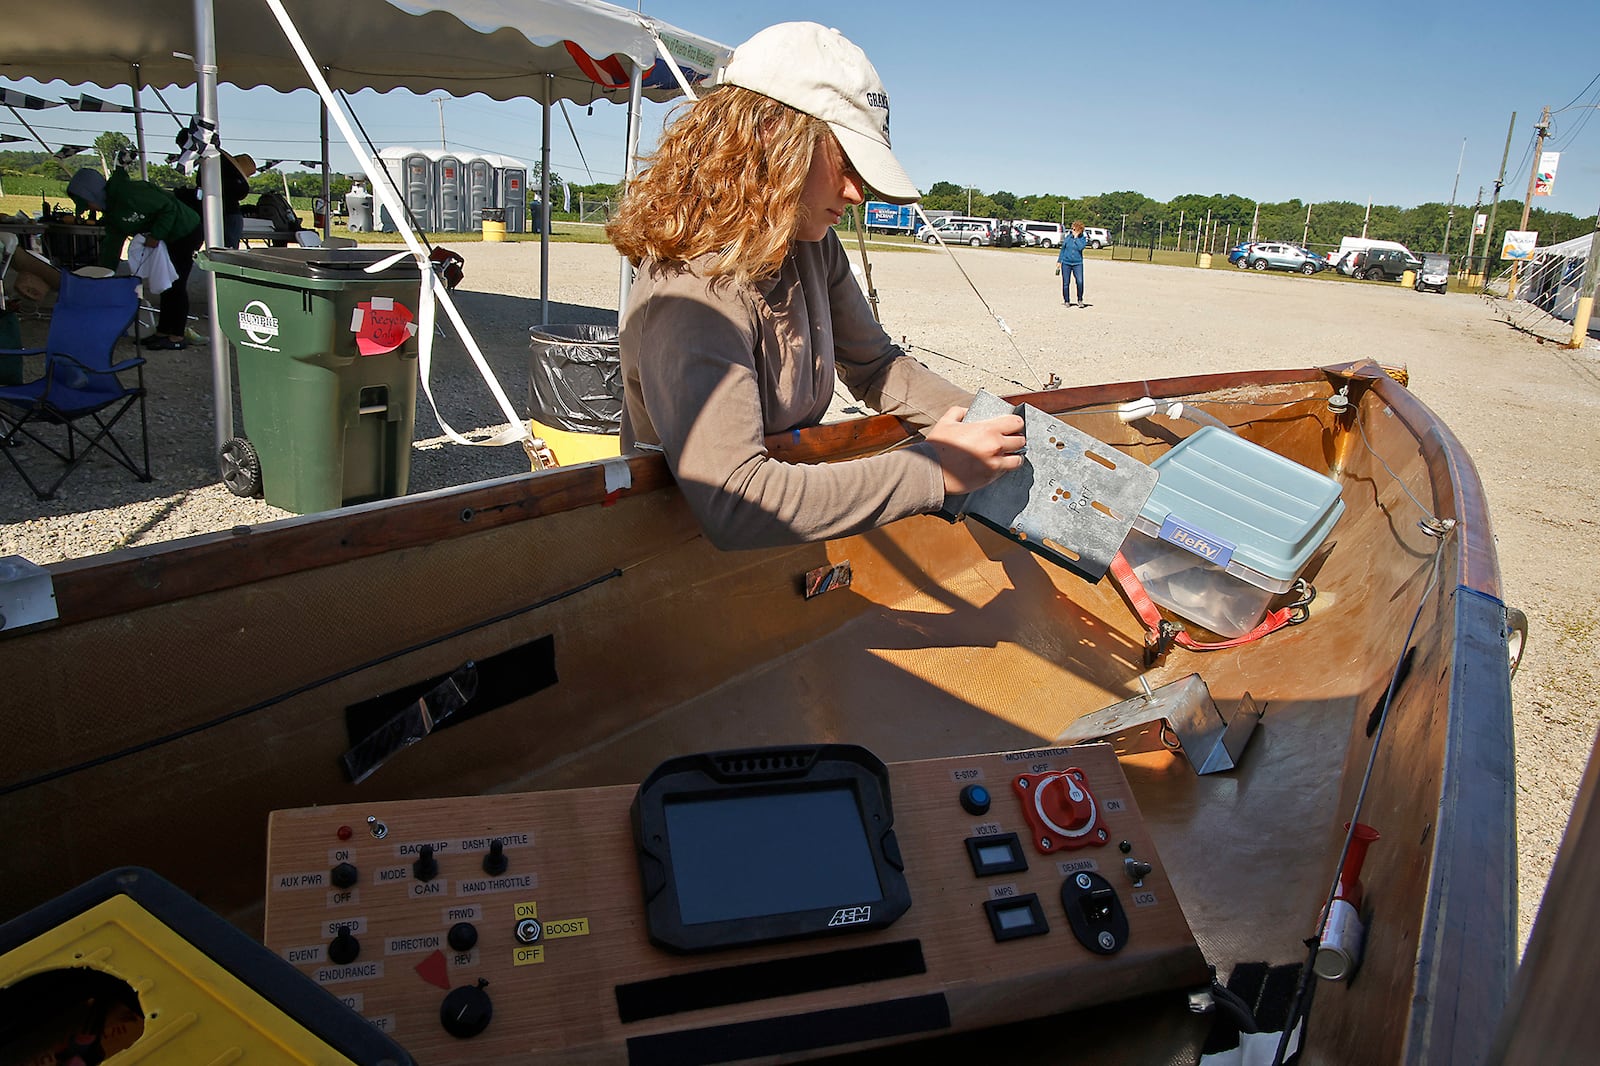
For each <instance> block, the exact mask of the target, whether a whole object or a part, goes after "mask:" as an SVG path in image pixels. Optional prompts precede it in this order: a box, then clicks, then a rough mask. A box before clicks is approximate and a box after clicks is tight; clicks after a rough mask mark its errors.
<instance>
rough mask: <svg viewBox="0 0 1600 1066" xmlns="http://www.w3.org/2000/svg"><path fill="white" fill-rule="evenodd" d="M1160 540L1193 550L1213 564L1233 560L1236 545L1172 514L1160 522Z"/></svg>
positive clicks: (1218, 564) (1220, 564)
mask: <svg viewBox="0 0 1600 1066" xmlns="http://www.w3.org/2000/svg"><path fill="white" fill-rule="evenodd" d="M1159 536H1160V537H1161V539H1162V540H1164V541H1167V542H1169V543H1171V544H1176V545H1177V546H1178V547H1180V548H1182V549H1183V550H1184V551H1187V552H1193V553H1194V554H1195V555H1198V556H1200V558H1202V559H1204V560H1205V561H1206V562H1208V563H1211V564H1212V565H1214V566H1218V567H1223V566H1227V565H1228V563H1230V562H1231V561H1232V560H1233V551H1234V549H1235V548H1236V547H1237V545H1235V544H1233V543H1231V542H1229V541H1226V540H1223V539H1222V538H1221V537H1214V536H1212V535H1211V534H1210V533H1207V532H1206V531H1205V530H1203V529H1201V528H1200V527H1199V526H1191V525H1190V524H1189V523H1187V522H1185V521H1183V520H1182V519H1181V518H1178V517H1176V516H1174V515H1168V516H1167V520H1166V521H1165V522H1163V523H1161V533H1160V534H1159Z"/></svg>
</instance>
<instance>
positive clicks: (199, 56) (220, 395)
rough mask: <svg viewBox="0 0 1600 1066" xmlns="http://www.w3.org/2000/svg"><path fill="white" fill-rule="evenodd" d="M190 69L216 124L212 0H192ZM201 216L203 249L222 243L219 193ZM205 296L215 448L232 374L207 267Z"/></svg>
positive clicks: (206, 116) (209, 171)
mask: <svg viewBox="0 0 1600 1066" xmlns="http://www.w3.org/2000/svg"><path fill="white" fill-rule="evenodd" d="M194 73H195V96H196V98H197V102H198V103H199V110H200V121H201V122H203V123H205V124H206V126H207V128H209V129H213V130H214V129H216V128H217V22H216V13H215V12H214V11H213V10H212V8H211V0H194ZM200 187H201V188H202V189H208V190H211V189H215V190H220V189H221V188H222V157H221V156H220V155H218V154H217V149H216V146H215V145H210V144H208V145H206V148H205V151H204V152H202V153H201V154H200ZM200 208H201V220H202V222H203V224H204V226H205V234H206V240H205V243H206V247H208V248H220V247H222V197H221V196H220V195H217V194H215V193H212V192H207V193H206V194H205V196H203V197H201V200H200ZM206 298H207V304H208V306H209V307H210V319H211V410H212V413H213V414H214V415H215V416H216V433H215V437H214V442H215V444H216V449H215V451H214V452H213V456H214V457H215V456H216V455H220V453H221V452H222V446H223V445H224V444H226V443H227V442H228V441H229V440H230V439H232V437H233V378H232V375H231V372H230V370H229V368H228V338H227V337H226V336H225V335H224V334H223V332H222V318H221V316H220V314H219V312H218V310H217V275H216V274H215V273H214V272H212V271H210V270H208V271H206Z"/></svg>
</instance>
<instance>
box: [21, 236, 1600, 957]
mask: <svg viewBox="0 0 1600 1066" xmlns="http://www.w3.org/2000/svg"><path fill="white" fill-rule="evenodd" d="M454 247H456V248H457V250H459V251H460V252H461V253H462V254H463V255H464V256H465V258H466V276H465V280H464V281H463V282H462V285H461V288H460V289H459V290H457V296H458V302H459V304H460V307H461V310H462V313H463V315H464V316H465V318H466V320H467V322H468V323H469V325H470V326H471V327H472V329H473V332H474V335H475V336H476V337H477V339H478V342H479V344H480V345H481V346H482V348H483V350H484V354H485V356H486V357H487V359H488V362H489V364H490V365H491V366H492V367H493V369H494V371H495V373H496V375H497V376H498V378H499V380H500V382H501V383H502V385H503V387H504V388H505V390H506V393H507V395H508V396H509V397H510V399H511V401H512V403H513V404H514V405H515V406H516V407H517V408H518V410H519V411H520V410H522V409H523V406H524V404H525V403H526V399H527V395H526V394H527V359H528V329H529V327H530V326H532V325H534V324H536V323H537V322H538V321H539V320H540V315H539V304H538V296H539V264H540V258H539V249H538V246H537V245H535V244H525V243H505V244H478V243H468V244H462V245H456V246H454ZM956 254H957V257H958V262H959V263H960V264H961V265H962V266H963V267H964V270H965V274H966V276H967V277H970V281H971V284H970V285H969V283H968V281H967V277H964V276H963V274H962V272H961V271H958V270H957V269H956V268H955V266H954V265H953V264H952V263H951V261H950V259H949V258H947V257H945V256H944V255H941V254H935V253H928V252H923V251H898V252H893V251H888V250H885V251H884V252H882V253H881V254H875V255H873V257H872V266H873V279H874V282H875V284H876V287H877V290H878V293H879V296H880V298H881V301H882V309H883V310H882V314H883V319H884V323H885V326H886V328H887V329H888V330H889V332H890V333H891V335H893V336H894V337H895V338H896V339H901V338H904V343H905V344H906V345H907V346H908V347H909V348H911V349H912V350H914V351H915V352H916V354H917V355H918V356H919V357H921V358H922V359H923V360H924V361H925V362H927V363H928V364H929V365H930V366H932V367H934V369H936V370H938V371H940V372H941V373H944V374H945V375H946V376H948V377H949V378H951V379H952V380H954V381H956V382H958V383H960V384H962V385H965V386H968V387H972V388H979V387H983V388H988V389H990V390H991V391H994V392H1000V393H1004V392H1007V391H1020V390H1021V389H1022V388H1029V389H1032V388H1036V387H1038V386H1039V384H1040V383H1041V382H1042V381H1043V380H1044V379H1045V378H1046V377H1047V376H1048V375H1050V374H1052V373H1055V374H1059V375H1060V376H1061V378H1062V379H1063V381H1065V382H1066V383H1067V384H1079V383H1093V382H1103V381H1126V380H1139V379H1142V378H1147V377H1148V378H1156V377H1166V376H1170V375H1174V374H1185V373H1201V372H1212V371H1228V370H1245V369H1260V368H1268V367H1290V366H1307V365H1317V364H1323V363H1332V362H1342V361H1346V360H1350V359H1356V358H1361V357H1372V358H1374V359H1377V360H1379V361H1381V362H1385V363H1401V364H1405V365H1406V366H1407V368H1408V370H1409V372H1410V385H1411V389H1412V391H1414V392H1415V393H1416V394H1417V395H1418V396H1419V397H1421V398H1422V399H1423V401H1424V402H1425V403H1427V404H1428V406H1429V407H1431V408H1432V409H1433V410H1434V411H1435V412H1437V413H1438V414H1439V415H1440V416H1441V417H1442V418H1443V419H1444V420H1445V422H1446V423H1447V424H1448V425H1450V427H1451V428H1452V429H1453V430H1454V431H1455V433H1456V435H1457V436H1458V437H1460V439H1461V440H1462V442H1463V443H1464V444H1465V445H1466V447H1467V449H1468V451H1469V452H1470V453H1471V454H1472V456H1473V458H1474V461H1475V463H1476V464H1477V467H1478V472H1479V475H1480V476H1481V477H1482V479H1483V483H1484V487H1485V490H1486V492H1487V495H1488V499H1489V507H1490V512H1491V514H1492V515H1493V516H1494V521H1495V528H1496V533H1497V539H1498V543H1499V546H1500V565H1501V569H1502V572H1503V575H1504V586H1505V594H1506V598H1507V601H1508V602H1509V603H1510V604H1511V605H1513V606H1517V607H1520V608H1522V609H1523V610H1524V611H1525V612H1526V613H1527V615H1528V618H1529V620H1530V624H1531V637H1530V642H1529V650H1528V654H1527V657H1526V660H1525V662H1524V665H1523V667H1522V669H1521V670H1520V672H1519V673H1518V675H1517V677H1516V679H1515V681H1514V683H1513V697H1514V701H1515V709H1516V710H1515V713H1516V731H1517V751H1518V756H1517V774H1518V780H1517V792H1518V795H1517V818H1518V826H1519V841H1518V855H1519V863H1520V882H1521V883H1520V899H1521V903H1520V920H1521V932H1522V936H1523V939H1524V940H1526V936H1527V932H1528V930H1529V928H1530V926H1531V923H1532V920H1533V917H1534V914H1535V911H1536V909H1537V906H1538V901H1539V899H1540V897H1541V895H1542V892H1543V888H1544V884H1545V881H1546V880H1547V878H1548V876H1549V871H1550V866H1551V863H1552V861H1553V859H1554V856H1555V851H1556V847H1557V845H1558V844H1559V842H1560V837H1561V833H1562V831H1563V829H1564V828H1565V825H1566V822H1567V818H1568V816H1569V813H1570V811H1571V807H1572V803H1573V799H1574V796H1575V794H1576V791H1577V787H1578V783H1579V780H1580V778H1581V776H1582V772H1583V767H1584V764H1585V762H1586V760H1587V758H1588V755H1589V751H1590V747H1591V743H1592V741H1593V738H1594V736H1595V728H1596V724H1597V721H1600V710H1597V709H1596V707H1595V704H1594V701H1593V700H1592V699H1591V698H1590V694H1591V693H1592V692H1593V691H1594V690H1595V688H1596V684H1597V682H1600V676H1597V675H1600V670H1597V667H1596V658H1595V654H1594V638H1595V635H1596V629H1597V623H1596V621H1595V617H1594V614H1593V612H1592V611H1591V610H1590V609H1589V607H1590V605H1591V604H1593V603H1595V602H1597V600H1600V574H1597V570H1600V568H1597V567H1596V566H1595V565H1594V555H1595V533H1596V519H1595V518H1594V516H1593V507H1592V506H1591V504H1590V496H1591V495H1592V493H1593V491H1594V486H1595V485H1596V484H1600V446H1597V443H1596V433H1595V425H1596V424H1597V420H1600V372H1597V369H1600V363H1597V358H1596V357H1597V353H1596V351H1595V349H1594V348H1593V346H1592V345H1591V347H1589V348H1587V349H1583V350H1578V351H1569V350H1566V349H1564V348H1562V347H1560V346H1559V345H1557V344H1549V343H1544V342H1543V341H1542V340H1540V339H1539V338H1537V337H1535V336H1532V335H1530V334H1529V333H1527V332H1524V331H1522V330H1517V329H1512V328H1511V327H1510V326H1508V325H1507V323H1506V322H1505V321H1503V320H1502V318H1501V317H1500V314H1499V311H1498V309H1497V308H1496V306H1495V305H1494V304H1492V303H1489V302H1486V301H1484V300H1482V299H1480V298H1478V297H1474V296H1466V295H1459V294H1450V295H1445V296H1436V295H1420V294H1417V293H1414V292H1412V291H1410V290H1408V289H1402V288H1400V287H1399V286H1397V285H1393V284H1383V283H1377V282H1367V283H1341V282H1338V281H1335V280H1332V279H1330V278H1311V279H1307V278H1301V277H1299V276H1295V275H1279V274H1271V275H1260V274H1254V273H1248V274H1247V273H1245V272H1242V271H1229V270H1212V271H1200V270H1190V269H1184V268H1177V267H1161V266H1152V265H1149V264H1145V263H1128V262H1111V261H1105V260H1092V261H1091V262H1090V263H1089V264H1088V267H1087V275H1088V277H1087V281H1088V292H1089V295H1091V296H1092V297H1093V300H1092V301H1091V304H1090V306H1089V307H1086V308H1083V307H1070V308H1069V307H1064V306H1063V305H1062V303H1061V298H1060V289H1059V283H1058V279H1057V278H1055V277H1054V276H1053V274H1052V257H1050V256H1047V255H1036V254H1031V253H1028V252H1023V251H1015V250H998V249H984V250H967V249H962V250H960V251H959V252H957V253H956ZM617 279H618V273H617V259H616V256H615V254H614V253H613V252H612V251H611V249H610V248H609V246H606V245H583V244H556V245H553V246H552V247H551V250H550V295H551V300H552V303H551V307H550V313H549V316H548V321H550V322H553V323H578V322H593V323H603V324H615V322H616V305H617V295H618V280H617ZM974 288H975V289H976V293H975V292H974ZM978 294H981V298H980V296H979V295H978ZM197 306H200V307H204V306H205V303H204V301H203V300H200V301H197ZM996 318H999V319H1001V320H1003V321H1004V322H1005V323H1007V324H1008V326H1009V327H1010V329H1011V330H1012V331H1013V332H1012V333H1011V334H1009V335H1008V334H1007V333H1006V332H1004V331H1003V330H1002V329H1001V327H1000V325H999V324H998V323H997V321H996ZM25 329H26V331H27V332H28V333H29V334H31V335H33V336H39V335H42V331H43V323H42V322H41V321H39V320H30V321H28V322H27V323H25ZM1552 336H1555V334H1554V333H1552ZM441 344H442V347H441V350H440V353H439V355H438V356H437V359H438V363H437V364H436V366H435V372H434V380H433V392H434V395H435V397H436V398H437V399H438V401H439V403H440V405H441V406H442V407H443V409H444V413H445V417H446V419H447V420H448V421H449V423H450V424H451V425H452V426H453V427H454V428H455V429H457V430H458V431H461V432H466V433H469V434H470V433H471V432H473V431H476V430H482V429H488V428H493V427H495V426H497V425H498V424H500V423H501V422H503V418H502V416H501V415H500V413H499V408H498V406H497V405H496V403H495V402H494V400H493V399H492V397H491V395H490V393H489V391H488V389H487V388H486V387H485V386H484V385H483V383H482V381H481V379H480V378H479V377H478V375H477V373H476V371H475V370H474V369H473V368H472V366H471V364H470V361H469V360H467V359H466V358H465V357H464V356H463V354H462V348H461V346H460V345H459V344H457V343H455V342H452V341H443V342H441ZM146 380H147V384H148V386H149V390H150V398H151V406H150V436H151V441H150V448H151V465H152V470H153V472H154V480H153V481H151V482H150V483H148V484H140V483H138V482H136V481H135V480H134V479H133V478H132V477H130V476H129V475H128V474H127V473H126V472H124V471H123V470H121V469H120V468H118V467H116V466H114V465H113V464H112V463H110V462H109V461H108V460H105V459H103V458H102V457H98V456H97V457H95V458H94V459H92V460H91V461H90V462H89V463H88V464H86V466H85V467H84V468H83V469H81V470H80V471H78V472H77V473H76V474H74V475H73V477H72V478H71V479H70V480H69V481H68V482H67V484H66V485H65V486H64V487H63V488H62V490H61V491H60V493H59V494H58V498H57V499H55V500H53V501H45V502H40V501H38V500H36V499H34V497H33V496H32V494H31V493H29V492H27V491H26V489H25V487H24V486H23V485H22V484H21V482H20V480H19V479H18V478H17V477H16V475H15V473H14V472H13V471H12V470H10V469H9V467H7V466H4V465H0V518H3V520H4V521H3V524H0V555H8V554H20V555H23V556H26V557H27V558H29V559H31V560H33V561H34V562H37V563H52V562H57V561H60V560H63V559H68V558H74V557H80V556H85V555H91V554H94V553H98V552H104V551H110V550H113V549H115V548H120V547H124V546H130V545H140V544H149V543H153V542H157V541H165V540H171V539H174V538H179V537H184V536H188V535H191V534H195V533H202V532H209V531H213V530H218V529H226V528H229V527H231V526H234V525H238V524H254V523H260V522H265V521H271V520H273V519H278V518H285V517H288V513H287V512H285V511H282V510H279V509H277V508H275V507H271V506H268V505H267V504H266V503H264V502H263V501H261V500H245V499H239V498H237V497H234V496H232V495H230V494H229V493H228V491H227V490H226V489H225V488H223V487H222V486H221V485H220V484H219V483H218V480H217V476H216V472H215V463H214V461H213V433H212V428H211V427H212V414H211V412H212V408H213V405H212V400H211V394H210V384H209V383H210V380H211V364H210V353H209V351H208V350H207V349H206V348H205V347H199V348H192V349H190V350H188V351H182V352H156V353H151V356H150V363H149V366H148V367H147V378H146ZM835 409H836V411H843V410H845V405H844V404H843V403H839V404H836V407H835ZM235 410H236V411H237V410H238V407H237V401H236V403H235ZM416 441H417V443H416V448H415V451H414V454H413V458H412V470H411V479H410V490H411V491H412V492H419V491H425V490H429V489H434V488H440V487H444V486H448V485H454V484H462V483H466V482H469V481H473V480H478V479H482V478H490V477H498V476H502V475H506V474H513V473H519V472H523V471H526V470H527V465H526V459H525V458H524V457H523V454H522V451H521V449H520V448H518V447H515V446H512V447H500V448H481V447H464V446H460V445H456V444H453V443H450V442H449V441H448V440H446V439H445V438H444V437H443V436H442V435H441V431H440V428H439V422H438V419H437V418H436V417H435V415H434V413H433V412H432V410H431V409H430V407H429V405H428V403H427V401H426V399H424V398H422V397H420V396H419V400H418V413H417V428H416ZM1557 445H1559V448H1558V447H1557ZM1558 452H1559V454H1557V453H1558Z"/></svg>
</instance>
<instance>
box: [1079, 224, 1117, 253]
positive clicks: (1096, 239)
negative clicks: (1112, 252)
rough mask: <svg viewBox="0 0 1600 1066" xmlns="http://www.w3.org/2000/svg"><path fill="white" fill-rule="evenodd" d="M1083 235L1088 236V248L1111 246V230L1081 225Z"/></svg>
mask: <svg viewBox="0 0 1600 1066" xmlns="http://www.w3.org/2000/svg"><path fill="white" fill-rule="evenodd" d="M1083 235H1084V236H1085V237H1087V238H1089V247H1090V248H1109V247H1111V231H1110V230H1105V229H1101V228H1100V227H1099V226H1085V227H1083Z"/></svg>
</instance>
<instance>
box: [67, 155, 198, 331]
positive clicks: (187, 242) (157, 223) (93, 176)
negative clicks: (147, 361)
mask: <svg viewBox="0 0 1600 1066" xmlns="http://www.w3.org/2000/svg"><path fill="white" fill-rule="evenodd" d="M67 193H68V194H69V195H70V196H71V197H72V201H73V203H74V204H76V205H77V207H78V210H79V211H82V210H83V209H84V207H85V206H87V207H92V208H93V209H94V210H96V211H98V212H99V213H100V214H101V215H102V216H103V217H102V218H101V224H102V225H103V226H104V227H105V231H106V233H105V237H104V238H102V239H101V241H100V265H101V266H103V267H108V268H111V269H116V266H117V264H118V263H119V262H121V261H122V245H123V242H124V241H126V240H127V239H128V238H129V237H132V236H133V235H134V234H136V233H142V234H144V236H145V238H146V243H147V244H150V245H152V246H153V245H154V243H155V242H157V241H159V242H161V243H162V244H165V245H166V247H167V258H169V259H171V260H172V269H173V271H174V273H175V274H176V280H175V281H173V283H172V284H171V285H169V286H168V287H167V288H166V289H163V290H162V292H161V301H160V304H161V309H160V313H159V315H158V316H157V318H156V331H155V333H153V334H151V335H150V336H149V337H148V338H146V340H145V342H144V344H145V347H146V348H158V349H178V348H187V347H188V346H189V342H188V341H187V340H185V339H184V331H185V330H186V329H187V328H188V325H189V268H190V267H192V266H194V253H195V252H197V251H199V250H200V242H201V241H202V240H203V239H204V237H205V232H204V229H203V227H202V226H201V225H200V216H199V214H198V213H196V212H195V210H194V208H192V207H190V206H189V205H187V204H185V203H182V202H180V201H179V200H178V198H177V197H176V196H174V195H173V194H172V193H170V192H168V191H167V190H166V189H163V188H161V187H160V186H159V185H152V184H150V183H149V182H148V181H134V180H133V179H132V178H129V177H128V174H127V171H125V170H122V169H121V168H118V169H116V170H113V171H112V172H111V178H110V180H107V179H106V178H104V177H102V176H101V175H100V172H99V171H98V170H94V169H92V168H90V167H85V168H83V169H82V170H80V171H78V172H77V173H76V174H74V175H73V176H72V180H71V181H69V182H68V183H67Z"/></svg>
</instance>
